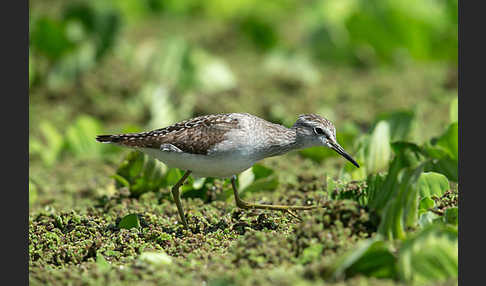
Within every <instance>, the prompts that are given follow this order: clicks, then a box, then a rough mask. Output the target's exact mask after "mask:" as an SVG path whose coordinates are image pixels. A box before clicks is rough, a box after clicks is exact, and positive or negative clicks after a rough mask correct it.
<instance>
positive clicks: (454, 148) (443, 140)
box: [436, 122, 459, 160]
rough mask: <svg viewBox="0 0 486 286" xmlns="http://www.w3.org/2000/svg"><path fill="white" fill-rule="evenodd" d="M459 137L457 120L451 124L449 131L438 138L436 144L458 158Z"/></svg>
mask: <svg viewBox="0 0 486 286" xmlns="http://www.w3.org/2000/svg"><path fill="white" fill-rule="evenodd" d="M458 138H459V124H458V123H457V122H455V123H452V124H451V125H449V127H448V128H447V131H446V132H445V133H444V134H443V135H442V136H440V137H439V138H438V139H437V141H436V145H437V146H439V147H442V148H443V149H444V150H446V151H447V152H448V153H449V154H450V155H451V157H452V159H454V160H457V159H458V149H459V147H458V145H459V142H458Z"/></svg>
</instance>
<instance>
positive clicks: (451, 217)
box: [444, 207, 459, 225]
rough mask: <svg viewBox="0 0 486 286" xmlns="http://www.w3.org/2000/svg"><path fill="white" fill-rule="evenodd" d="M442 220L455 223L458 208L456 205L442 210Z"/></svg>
mask: <svg viewBox="0 0 486 286" xmlns="http://www.w3.org/2000/svg"><path fill="white" fill-rule="evenodd" d="M444 222H445V223H450V224H452V225H457V224H458V222H459V209H458V208H457V207H452V208H448V209H446V210H445V212H444Z"/></svg>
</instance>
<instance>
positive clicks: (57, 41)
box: [30, 18, 74, 60]
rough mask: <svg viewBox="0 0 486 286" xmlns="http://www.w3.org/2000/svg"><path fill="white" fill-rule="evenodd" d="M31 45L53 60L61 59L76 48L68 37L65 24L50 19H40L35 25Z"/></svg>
mask: <svg viewBox="0 0 486 286" xmlns="http://www.w3.org/2000/svg"><path fill="white" fill-rule="evenodd" d="M30 44H31V46H32V47H33V48H34V49H36V50H37V51H40V52H42V53H44V54H45V55H46V56H48V57H49V58H50V59H51V60H57V59H59V58H60V57H61V56H63V55H64V54H65V53H67V52H68V51H70V50H71V49H72V48H73V47H74V44H73V43H72V42H71V41H69V39H68V38H67V36H66V31H65V25H64V22H61V21H57V20H53V19H49V18H40V19H38V20H37V21H36V22H35V23H34V24H33V28H32V32H31V35H30Z"/></svg>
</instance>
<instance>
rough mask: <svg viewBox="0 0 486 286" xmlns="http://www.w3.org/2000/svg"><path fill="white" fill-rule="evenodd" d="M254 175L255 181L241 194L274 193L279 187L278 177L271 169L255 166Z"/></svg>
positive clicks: (253, 168)
mask: <svg viewBox="0 0 486 286" xmlns="http://www.w3.org/2000/svg"><path fill="white" fill-rule="evenodd" d="M251 171H252V173H253V178H254V179H253V181H252V182H251V184H249V185H248V186H247V187H245V188H244V189H241V190H240V194H244V193H251V192H259V191H273V190H275V189H276V188H277V187H278V177H277V175H275V174H274V171H273V170H272V169H270V168H267V167H265V166H262V165H260V164H255V165H253V167H252V168H251Z"/></svg>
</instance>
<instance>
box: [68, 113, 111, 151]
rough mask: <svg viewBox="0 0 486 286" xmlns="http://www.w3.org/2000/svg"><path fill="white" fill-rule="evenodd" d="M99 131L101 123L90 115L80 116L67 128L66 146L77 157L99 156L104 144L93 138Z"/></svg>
mask: <svg viewBox="0 0 486 286" xmlns="http://www.w3.org/2000/svg"><path fill="white" fill-rule="evenodd" d="M100 133H101V124H100V123H99V122H98V121H97V120H95V119H94V118H92V117H90V116H80V117H78V118H77V119H76V120H75V122H74V123H73V124H72V125H70V126H69V127H68V128H67V131H66V148H67V150H68V151H70V152H71V153H73V154H74V155H76V156H77V157H82V158H89V157H91V158H92V157H96V156H101V155H102V152H103V150H104V149H103V148H104V146H103V144H100V143H99V142H96V140H94V138H96V135H98V134H100ZM105 147H106V146H105Z"/></svg>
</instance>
